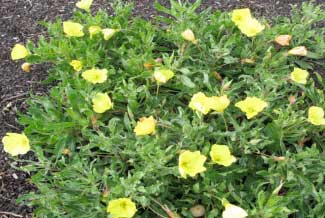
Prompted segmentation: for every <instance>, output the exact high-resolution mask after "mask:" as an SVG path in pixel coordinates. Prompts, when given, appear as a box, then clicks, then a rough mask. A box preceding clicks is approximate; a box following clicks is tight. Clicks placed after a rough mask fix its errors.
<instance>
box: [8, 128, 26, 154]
mask: <svg viewBox="0 0 325 218" xmlns="http://www.w3.org/2000/svg"><path fill="white" fill-rule="evenodd" d="M2 143H3V150H4V151H5V152H7V153H9V154H11V155H12V156H17V155H19V154H26V153H27V152H28V151H29V150H30V145H29V140H28V138H27V137H26V136H25V134H24V133H23V134H18V133H7V134H6V136H5V137H3V138H2Z"/></svg>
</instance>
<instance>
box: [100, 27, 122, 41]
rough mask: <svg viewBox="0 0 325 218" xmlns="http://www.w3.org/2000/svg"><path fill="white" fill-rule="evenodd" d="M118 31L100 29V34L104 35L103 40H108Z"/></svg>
mask: <svg viewBox="0 0 325 218" xmlns="http://www.w3.org/2000/svg"><path fill="white" fill-rule="evenodd" d="M118 31H119V30H118V29H110V28H106V29H102V33H103V35H104V39H105V40H109V39H110V38H112V37H113V36H114V35H115V33H116V32H118Z"/></svg>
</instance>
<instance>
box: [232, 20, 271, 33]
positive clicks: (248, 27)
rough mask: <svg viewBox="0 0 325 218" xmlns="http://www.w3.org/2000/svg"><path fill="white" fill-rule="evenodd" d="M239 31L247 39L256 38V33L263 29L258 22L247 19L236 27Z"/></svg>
mask: <svg viewBox="0 0 325 218" xmlns="http://www.w3.org/2000/svg"><path fill="white" fill-rule="evenodd" d="M238 28H239V29H240V31H241V32H242V33H243V34H245V35H246V36H248V37H253V36H256V35H257V34H258V33H260V32H262V31H263V30H264V28H265V26H264V25H262V24H261V23H260V22H259V21H258V20H256V19H255V18H251V19H247V20H246V21H245V22H244V23H241V24H240V25H238Z"/></svg>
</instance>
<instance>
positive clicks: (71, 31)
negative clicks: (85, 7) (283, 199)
mask: <svg viewBox="0 0 325 218" xmlns="http://www.w3.org/2000/svg"><path fill="white" fill-rule="evenodd" d="M82 29H83V26H82V25H81V24H80V23H75V22H71V21H66V22H63V31H64V33H65V34H67V36H75V37H81V36H84V32H83V31H82Z"/></svg>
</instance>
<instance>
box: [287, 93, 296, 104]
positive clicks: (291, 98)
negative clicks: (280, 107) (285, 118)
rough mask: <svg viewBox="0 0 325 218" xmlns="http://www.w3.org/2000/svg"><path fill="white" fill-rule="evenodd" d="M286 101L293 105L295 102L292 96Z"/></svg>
mask: <svg viewBox="0 0 325 218" xmlns="http://www.w3.org/2000/svg"><path fill="white" fill-rule="evenodd" d="M288 100H289V103H290V104H294V103H296V101H297V99H296V97H295V96H293V95H291V96H289V98H288Z"/></svg>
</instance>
